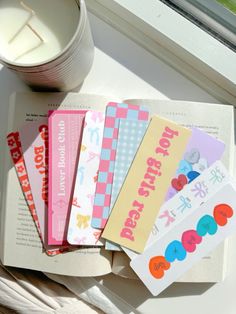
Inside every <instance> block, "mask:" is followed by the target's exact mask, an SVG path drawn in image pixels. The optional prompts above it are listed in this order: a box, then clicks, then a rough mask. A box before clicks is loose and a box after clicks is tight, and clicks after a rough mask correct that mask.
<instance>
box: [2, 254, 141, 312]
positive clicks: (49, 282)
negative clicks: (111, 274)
mask: <svg viewBox="0 0 236 314" xmlns="http://www.w3.org/2000/svg"><path fill="white" fill-rule="evenodd" d="M16 258H17V257H16ZM0 313H4V314H8V313H20V314H31V313H34V314H43V313H57V314H77V313H78V314H80V313H81V314H87V313H88V314H90V313H91V314H94V313H109V314H124V313H136V310H135V309H133V308H132V307H131V306H130V305H129V304H127V303H126V302H124V301H123V300H121V299H120V298H119V297H118V296H116V295H114V294H113V293H112V292H111V291H110V290H108V289H107V288H105V287H103V286H102V285H101V284H99V283H98V282H97V281H96V280H95V279H93V278H79V277H69V276H59V275H53V274H43V273H41V272H34V271H30V270H24V269H17V268H12V267H4V266H3V265H1V264H0Z"/></svg>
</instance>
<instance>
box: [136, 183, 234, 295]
mask: <svg viewBox="0 0 236 314" xmlns="http://www.w3.org/2000/svg"><path fill="white" fill-rule="evenodd" d="M235 204H236V190H235V182H234V183H233V185H232V184H231V183H227V184H226V185H224V186H223V187H222V188H221V189H220V190H218V191H217V192H216V193H215V194H214V195H213V196H212V197H211V198H210V199H209V200H208V201H207V202H206V203H204V204H202V205H201V206H200V207H198V208H197V210H195V211H193V212H192V213H191V214H190V215H189V216H187V217H186V218H185V219H184V220H182V221H181V222H180V223H179V224H177V225H176V226H175V227H174V228H172V229H171V230H170V231H169V232H168V233H166V234H165V235H164V236H163V237H161V238H160V239H158V240H157V241H156V242H154V243H153V244H152V245H151V246H149V247H148V248H147V249H146V250H145V251H144V252H143V254H140V255H138V256H137V257H136V258H134V259H133V260H132V261H131V263H130V266H131V267H132V268H133V270H134V271H135V272H136V274H137V275H138V276H139V278H140V279H141V280H142V281H143V283H144V284H145V285H146V287H147V288H148V289H149V290H150V292H151V293H152V294H153V295H155V296H156V295H158V294H159V293H161V292H162V291H163V290H164V289H166V288H167V287H168V286H169V285H170V284H171V283H173V282H174V281H176V280H177V279H178V278H179V277H180V276H181V275H183V274H184V273H185V272H186V271H187V270H189V269H190V268H191V267H192V266H193V265H194V264H195V263H196V262H198V261H199V260H200V259H201V258H202V257H204V256H206V255H207V254H208V253H209V252H210V251H212V250H213V249H214V248H215V247H216V246H217V245H218V244H220V243H221V242H222V241H223V240H224V239H225V238H227V237H228V236H230V235H231V234H233V233H234V232H235V225H236V205H235Z"/></svg>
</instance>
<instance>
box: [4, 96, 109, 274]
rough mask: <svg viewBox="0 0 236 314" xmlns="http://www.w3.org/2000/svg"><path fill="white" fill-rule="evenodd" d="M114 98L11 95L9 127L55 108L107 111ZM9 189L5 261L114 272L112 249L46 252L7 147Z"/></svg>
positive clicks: (75, 270)
mask: <svg viewBox="0 0 236 314" xmlns="http://www.w3.org/2000/svg"><path fill="white" fill-rule="evenodd" d="M109 101H110V98H106V97H102V96H92V95H78V94H72V93H71V94H64V93H55V94H53V93H50V94H39V93H20V94H15V95H13V96H12V98H11V102H10V109H9V128H8V131H9V132H11V131H16V130H18V129H19V128H20V127H21V126H22V125H23V124H25V123H27V121H35V120H37V119H39V118H40V117H45V116H47V112H48V110H52V109H57V108H60V109H95V110H102V111H104V109H105V106H106V104H107V102H109ZM5 162H6V163H5V172H4V174H5V180H4V181H5V183H4V186H5V191H3V202H2V213H1V222H2V225H1V259H2V262H3V264H4V265H7V266H14V267H21V268H28V269H34V270H40V271H45V272H49V273H50V272H51V273H57V274H64V275H70V276H100V275H103V274H107V273H110V272H111V263H112V253H111V252H109V251H106V250H104V249H100V248H82V249H76V250H75V251H73V252H68V253H64V254H59V255H57V256H54V257H50V256H48V255H46V253H44V252H43V248H42V244H41V242H40V239H39V236H38V233H37V230H36V227H35V224H34V223H33V220H32V217H31V215H30V212H29V210H28V207H27V205H26V201H25V199H24V197H23V194H22V191H21V188H20V184H19V182H18V179H17V175H16V172H15V169H14V166H13V164H12V163H11V158H10V154H9V152H8V148H7V147H6V160H5Z"/></svg>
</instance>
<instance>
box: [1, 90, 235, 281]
mask: <svg viewBox="0 0 236 314" xmlns="http://www.w3.org/2000/svg"><path fill="white" fill-rule="evenodd" d="M110 101H120V102H121V100H117V99H112V97H103V96H96V95H82V94H73V93H68V94H65V93H17V94H14V95H12V97H11V99H10V107H9V121H8V133H10V132H12V131H17V130H18V129H19V128H20V127H21V126H22V125H23V124H25V123H27V121H34V120H37V119H39V118H41V117H46V116H47V113H48V110H53V109H57V108H60V109H93V108H94V106H95V105H96V110H103V111H104V110H105V106H106V104H107V103H108V102H110ZM122 101H123V102H127V103H130V104H139V105H145V106H146V107H147V108H148V109H149V111H150V116H152V115H153V114H158V115H160V116H163V117H166V118H168V119H170V120H173V121H176V122H177V123H180V124H183V125H185V126H188V127H190V126H196V127H199V128H201V129H203V130H204V131H206V132H207V133H209V134H211V135H213V136H215V137H217V138H219V139H221V140H222V141H224V142H225V144H226V150H225V153H224V157H223V162H224V164H225V166H226V167H227V168H228V169H229V170H231V171H232V168H233V153H232V152H233V149H234V119H233V107H232V106H227V105H218V104H203V103H193V102H192V103H191V102H180V101H162V100H142V99H136V100H135V99H130V100H128V99H127V100H122ZM3 186H4V190H3V193H2V195H3V197H2V212H1V238H0V239H1V243H0V246H1V256H0V257H1V260H2V263H3V264H4V265H7V266H15V267H21V268H27V269H34V270H40V271H44V272H49V273H57V274H63V275H68V276H100V275H104V274H108V273H110V272H113V273H115V274H118V275H121V276H124V277H131V278H134V277H135V274H134V273H133V272H132V270H131V269H130V267H129V258H128V257H127V256H126V254H125V253H123V252H112V251H108V250H105V249H104V248H81V249H76V250H75V251H73V252H68V253H65V254H60V255H57V256H54V257H50V256H48V255H47V254H46V253H44V252H43V248H42V244H41V241H40V239H39V235H38V232H37V230H36V227H35V225H34V222H33V220H32V218H31V215H30V212H29V210H28V208H27V205H26V202H25V199H24V197H23V194H22V191H21V187H20V184H19V182H18V179H17V175H16V172H15V169H14V166H13V164H12V162H11V158H10V155H9V152H8V148H6V160H5V169H4V185H3ZM226 259H227V242H225V243H224V244H222V245H220V246H219V247H218V248H217V249H216V250H215V251H214V252H212V254H211V255H210V256H207V257H205V258H203V259H202V261H201V262H200V263H198V264H197V265H196V266H195V267H194V268H193V269H192V270H191V271H189V272H187V273H186V274H185V275H184V276H183V277H182V278H181V279H180V281H185V282H186V281H189V282H216V281H220V280H222V279H223V278H224V276H225V271H226Z"/></svg>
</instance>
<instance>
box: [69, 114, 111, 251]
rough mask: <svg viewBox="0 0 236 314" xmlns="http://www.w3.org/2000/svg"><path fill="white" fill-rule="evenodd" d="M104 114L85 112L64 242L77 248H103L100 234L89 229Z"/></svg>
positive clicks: (98, 231) (90, 227) (91, 228)
mask: <svg viewBox="0 0 236 314" xmlns="http://www.w3.org/2000/svg"><path fill="white" fill-rule="evenodd" d="M104 119H105V114H104V113H102V112H96V111H88V112H87V113H86V115H85V123H84V125H85V127H84V130H83V137H82V143H81V150H80V155H79V163H78V167H77V175H76V182H75V188H74V194H73V200H72V206H71V214H70V222H69V228H68V235H67V240H68V242H69V243H70V244H77V245H96V246H101V245H103V243H102V241H100V240H99V238H100V234H101V231H100V230H97V229H94V228H93V227H92V226H91V216H92V211H93V201H94V195H95V189H96V182H97V173H98V167H99V161H100V154H101V147H102V136H103V129H104Z"/></svg>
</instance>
